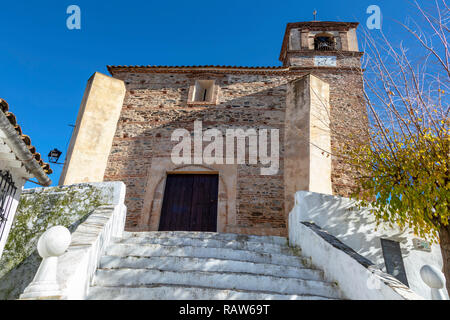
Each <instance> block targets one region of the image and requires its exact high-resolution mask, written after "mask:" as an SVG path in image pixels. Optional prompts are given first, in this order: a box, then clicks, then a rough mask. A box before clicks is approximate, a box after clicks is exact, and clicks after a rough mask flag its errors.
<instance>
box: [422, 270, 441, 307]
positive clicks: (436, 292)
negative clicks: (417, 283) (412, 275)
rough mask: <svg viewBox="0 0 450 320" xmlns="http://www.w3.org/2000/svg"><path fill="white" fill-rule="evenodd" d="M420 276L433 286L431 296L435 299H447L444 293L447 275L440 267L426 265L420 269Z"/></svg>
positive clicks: (428, 284)
mask: <svg viewBox="0 0 450 320" xmlns="http://www.w3.org/2000/svg"><path fill="white" fill-rule="evenodd" d="M420 276H421V277H422V280H423V282H425V284H426V285H427V286H429V287H430V288H431V297H432V299H433V300H446V298H445V296H444V294H443V293H442V289H443V288H444V285H445V277H444V275H443V273H442V272H441V271H440V270H439V269H438V268H436V267H433V266H429V265H424V266H423V267H422V268H421V269H420Z"/></svg>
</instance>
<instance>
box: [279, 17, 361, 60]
mask: <svg viewBox="0 0 450 320" xmlns="http://www.w3.org/2000/svg"><path fill="white" fill-rule="evenodd" d="M357 26H358V23H357V22H333V21H309V22H296V23H288V24H287V26H286V32H285V34H284V38H283V45H282V47H281V53H280V58H279V60H280V61H281V62H283V66H288V67H292V68H295V67H337V68H339V67H358V68H359V67H361V64H360V60H359V58H360V56H361V53H360V52H359V49H358V41H357V37H356V28H357ZM355 58H356V59H355Z"/></svg>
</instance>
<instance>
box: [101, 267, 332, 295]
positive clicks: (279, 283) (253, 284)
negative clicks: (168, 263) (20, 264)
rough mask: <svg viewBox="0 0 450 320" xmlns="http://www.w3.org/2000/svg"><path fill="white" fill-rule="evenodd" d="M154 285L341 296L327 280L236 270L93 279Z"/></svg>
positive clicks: (140, 272) (105, 274)
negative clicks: (233, 271) (248, 272)
mask: <svg viewBox="0 0 450 320" xmlns="http://www.w3.org/2000/svg"><path fill="white" fill-rule="evenodd" d="M154 284H160V285H165V284H170V285H182V286H199V287H209V288H216V289H225V290H248V291H264V292H271V293H275V294H290V295H315V296H321V297H327V298H328V297H329V298H339V291H338V290H337V287H336V286H335V285H333V284H331V283H328V282H324V281H317V280H302V279H297V278H288V277H272V276H266V275H254V274H244V273H232V272H204V271H178V272H174V271H160V270H144V269H126V268H124V269H113V270H105V269H98V270H97V273H96V275H95V277H94V282H93V285H94V286H100V287H105V286H106V287H111V286H113V287H128V286H147V285H154Z"/></svg>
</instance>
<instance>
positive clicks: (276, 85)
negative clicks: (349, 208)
mask: <svg viewBox="0 0 450 320" xmlns="http://www.w3.org/2000/svg"><path fill="white" fill-rule="evenodd" d="M307 72H309V70H296V71H289V72H286V71H283V72H280V71H278V72H270V73H265V74H264V73H262V72H261V73H260V74H258V73H257V72H253V73H252V72H246V73H244V72H242V73H228V74H226V73H221V72H216V73H207V74H206V73H198V74H197V73H193V72H190V73H188V72H186V73H157V72H148V73H144V72H142V73H138V72H136V73H131V72H120V73H115V74H114V75H113V76H114V77H116V78H119V79H121V80H123V81H124V82H125V84H126V87H127V93H126V96H125V100H124V105H123V108H122V112H121V115H120V118H119V122H118V124H117V129H116V133H115V137H114V140H113V145H112V149H111V153H110V156H109V159H108V165H107V169H106V172H105V177H104V179H105V181H108V180H109V181H123V182H125V184H126V185H127V196H126V205H127V208H128V215H127V225H126V229H127V230H142V229H143V228H144V229H145V226H140V225H139V223H138V220H139V215H141V214H143V213H142V210H143V203H144V195H145V191H146V183H147V180H148V172H149V169H150V166H151V164H152V158H154V157H170V153H171V150H172V148H173V147H174V146H175V145H176V144H177V143H178V142H176V141H170V137H171V134H172V132H173V130H175V129H177V128H185V129H187V130H189V131H190V132H193V123H194V120H202V121H203V130H206V129H208V128H212V127H214V128H217V129H219V130H221V132H222V133H223V134H225V129H226V128H236V127H239V128H242V129H244V130H245V129H247V128H254V129H262V128H268V129H270V128H277V129H279V133H280V169H279V171H278V174H276V175H272V176H263V175H260V173H259V168H260V166H261V165H260V164H259V163H258V165H249V164H244V165H238V178H237V197H236V198H237V203H236V215H237V224H238V226H239V227H240V232H242V233H253V234H268V233H270V234H273V235H276V234H278V235H286V227H287V219H286V217H287V214H288V212H285V208H284V187H283V185H284V181H283V145H284V141H283V139H284V117H285V105H286V103H285V97H286V88H287V85H286V83H287V82H288V81H290V80H292V79H295V78H298V77H301V76H303V75H305V74H306V73H307ZM312 73H313V74H314V75H316V76H318V77H320V78H321V79H323V80H324V81H326V82H328V83H329V84H330V105H331V116H332V127H333V128H332V129H334V130H337V131H339V130H340V131H346V132H347V131H348V130H351V128H352V126H353V125H354V124H355V119H358V120H360V119H361V115H362V113H363V112H362V109H363V105H362V102H361V99H362V91H361V90H362V82H361V74H360V72H358V71H356V72H354V71H348V70H347V71H344V72H341V71H339V70H334V71H330V70H323V71H320V72H319V71H318V70H317V69H316V70H314V72H312ZM195 79H214V80H215V81H216V85H219V86H220V91H219V96H218V97H219V103H218V104H217V105H209V106H189V105H187V99H188V92H189V86H190V85H191V84H192V83H193V82H194V81H195ZM338 138H339V137H338V136H337V135H334V134H333V136H332V145H333V144H334V145H336V143H337V139H338ZM224 141H225V140H224ZM206 144H207V143H205V145H206ZM224 154H225V152H224ZM246 163H248V161H246ZM332 168H333V173H332V182H333V192H334V193H335V194H339V195H343V196H345V195H347V194H348V192H349V190H350V189H351V184H352V182H351V179H350V178H349V175H348V172H346V170H345V168H344V166H343V164H342V162H341V161H339V159H337V158H333V160H332ZM263 230H271V231H269V232H267V231H263Z"/></svg>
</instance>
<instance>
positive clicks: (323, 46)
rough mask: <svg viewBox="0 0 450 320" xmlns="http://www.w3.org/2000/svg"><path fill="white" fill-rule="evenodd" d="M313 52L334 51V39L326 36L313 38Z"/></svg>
mask: <svg viewBox="0 0 450 320" xmlns="http://www.w3.org/2000/svg"><path fill="white" fill-rule="evenodd" d="M314 50H320V51H332V50H335V46H334V39H333V37H332V36H328V35H318V36H316V37H315V38H314Z"/></svg>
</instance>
